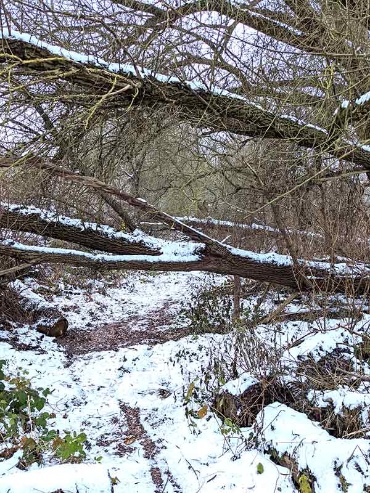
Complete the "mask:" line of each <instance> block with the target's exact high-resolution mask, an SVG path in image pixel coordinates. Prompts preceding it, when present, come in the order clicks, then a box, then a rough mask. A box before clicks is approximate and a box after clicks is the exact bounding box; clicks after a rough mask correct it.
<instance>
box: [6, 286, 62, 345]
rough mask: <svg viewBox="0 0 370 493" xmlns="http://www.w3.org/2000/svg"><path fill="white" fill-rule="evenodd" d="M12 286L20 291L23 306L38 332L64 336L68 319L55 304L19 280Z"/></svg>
mask: <svg viewBox="0 0 370 493" xmlns="http://www.w3.org/2000/svg"><path fill="white" fill-rule="evenodd" d="M11 287H12V288H13V289H15V291H16V292H17V293H18V296H19V302H20V305H21V307H22V308H23V310H24V311H25V312H26V313H27V314H28V316H29V319H30V321H31V322H32V324H33V326H34V327H35V328H36V330H37V331H38V332H41V333H42V334H45V335H47V336H50V337H62V336H64V335H65V334H66V333H67V329H68V320H67V319H66V318H65V317H64V316H63V315H62V313H61V312H60V311H59V310H58V309H57V308H56V307H55V306H54V305H52V304H51V303H49V302H48V301H46V300H45V299H44V298H43V297H42V296H40V295H39V294H36V293H34V292H33V291H32V290H31V289H30V288H28V287H27V286H26V285H25V284H23V283H22V282H21V281H19V280H16V281H14V282H13V283H12V284H11Z"/></svg>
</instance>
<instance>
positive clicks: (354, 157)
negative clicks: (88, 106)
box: [0, 26, 370, 169]
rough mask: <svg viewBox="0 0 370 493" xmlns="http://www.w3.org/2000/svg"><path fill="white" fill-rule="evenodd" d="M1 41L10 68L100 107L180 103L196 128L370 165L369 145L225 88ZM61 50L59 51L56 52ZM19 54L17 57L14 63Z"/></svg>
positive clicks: (7, 39) (0, 55)
mask: <svg viewBox="0 0 370 493" xmlns="http://www.w3.org/2000/svg"><path fill="white" fill-rule="evenodd" d="M275 27H276V26H275ZM0 43H1V47H2V50H1V52H0V63H3V64H4V63H5V64H6V63H7V62H10V61H12V63H13V65H12V70H13V71H17V72H18V73H19V74H24V75H27V74H35V72H37V73H39V75H40V76H41V77H42V74H43V73H44V74H45V76H46V75H47V77H48V79H49V80H50V82H51V80H52V79H53V78H54V79H55V80H64V81H66V82H70V83H72V84H76V85H77V86H79V87H81V88H83V89H84V91H85V92H87V93H88V94H89V95H91V98H92V101H93V100H95V102H96V104H97V105H99V108H106V109H113V108H114V109H119V108H122V109H123V108H127V106H129V107H130V108H132V107H136V106H148V107H155V106H158V105H162V106H163V105H164V106H169V107H176V108H177V110H178V111H179V112H180V114H181V115H182V116H183V118H185V119H186V120H188V121H190V122H191V123H192V124H194V125H195V126H198V127H199V126H201V127H207V128H211V129H213V130H215V131H221V132H224V131H227V132H232V133H235V134H240V135H248V136H251V137H263V138H275V139H287V140H289V141H291V142H295V143H296V144H297V145H299V146H303V147H306V148H313V149H320V150H321V152H324V151H325V152H328V153H329V154H331V155H332V156H335V157H337V158H338V159H344V160H347V161H351V162H353V163H354V164H356V165H359V166H363V167H364V168H366V169H370V152H368V151H366V150H365V149H363V148H361V147H359V146H351V145H349V144H348V142H346V141H343V142H342V141H340V139H338V138H336V141H335V145H333V143H332V142H331V140H330V136H329V131H328V130H327V129H321V128H318V127H316V126H314V125H308V124H306V123H305V122H300V121H298V120H296V119H293V118H290V117H289V116H279V115H278V114H276V113H274V112H271V111H267V110H265V109H263V108H262V107H261V106H259V105H257V104H254V103H252V102H249V101H248V100H247V99H246V98H241V97H238V96H236V95H234V94H231V93H227V92H226V91H222V90H219V91H213V92H212V91H209V90H207V89H206V88H205V87H195V86H192V85H191V84H190V83H187V82H186V81H180V80H178V79H174V78H172V80H170V79H169V78H168V77H166V76H162V75H157V76H155V75H149V72H145V70H142V71H141V76H139V75H137V74H135V73H134V72H135V71H134V70H133V69H132V70H131V69H130V70H128V69H125V67H124V66H123V67H122V68H121V69H120V70H119V71H118V72H114V71H113V70H112V68H111V67H110V66H109V65H108V64H105V66H104V63H103V62H102V61H101V62H100V63H96V64H94V63H93V61H92V60H91V61H89V62H85V63H82V62H81V61H77V60H76V59H73V56H72V55H71V54H68V53H69V52H68V51H66V50H61V49H60V48H57V47H53V51H54V53H52V52H51V51H50V50H49V49H48V48H47V47H45V46H42V43H41V42H37V40H34V41H32V43H31V42H26V41H24V40H21V39H15V38H12V37H11V36H9V35H5V34H3V38H2V39H1V41H0ZM50 49H51V47H50ZM58 50H59V51H60V53H61V54H60V55H57V56H56V55H55V52H56V51H58ZM68 57H69V58H68ZM15 58H16V59H17V60H18V61H17V62H14V59H15ZM51 72H52V74H54V75H51ZM83 96H84V98H83V99H82V100H81V104H84V101H85V98H86V94H84V95H83ZM58 98H59V99H61V100H63V94H62V92H59V94H58ZM70 98H71V95H70V94H68V99H70ZM74 98H75V100H76V101H77V102H78V100H79V99H78V98H79V95H78V94H77V93H76V94H75V96H74Z"/></svg>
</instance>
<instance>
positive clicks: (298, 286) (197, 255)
mask: <svg viewBox="0 0 370 493" xmlns="http://www.w3.org/2000/svg"><path fill="white" fill-rule="evenodd" d="M190 245H191V244H190ZM193 245H194V247H193V251H192V252H191V256H189V252H188V253H187V254H186V255H185V256H181V253H178V255H177V260H176V254H175V255H172V256H170V258H169V257H168V256H166V254H162V255H159V256H156V257H153V256H152V257H149V256H117V255H115V256H113V257H110V256H109V255H93V254H88V253H86V252H79V251H70V250H63V249H58V250H57V251H56V250H54V249H49V248H43V247H30V246H28V245H22V244H19V243H15V242H9V241H7V242H0V254H1V255H8V256H10V257H13V258H16V259H18V260H20V261H22V262H28V263H32V264H42V263H63V264H68V265H73V266H75V267H90V268H95V269H97V270H103V271H104V270H120V269H125V270H146V271H164V272H168V271H176V272H190V271H199V270H201V271H205V272H214V273H217V274H226V275H233V276H234V275H236V276H240V277H244V278H249V279H253V280H256V281H260V282H270V283H274V284H278V285H282V286H286V287H289V288H292V289H294V290H297V291H309V290H313V291H315V290H318V291H326V292H333V293H335V292H338V293H350V294H362V293H367V292H368V290H369V287H370V273H369V271H368V269H367V268H366V266H364V265H355V266H354V268H353V272H355V274H353V275H351V274H350V273H347V272H344V273H341V269H342V268H343V264H342V265H330V264H328V263H326V262H306V261H303V260H298V268H297V265H293V262H292V261H291V259H290V257H288V256H283V255H280V256H279V255H273V254H266V255H265V254H256V253H254V252H247V251H243V250H236V249H232V248H231V247H230V248H226V247H225V251H226V252H227V253H225V254H224V255H222V254H219V253H215V252H213V251H212V250H211V249H210V248H209V247H208V246H206V245H203V246H199V244H193ZM336 271H337V272H336ZM359 272H360V273H359ZM307 279H309V282H307V281H306V280H307Z"/></svg>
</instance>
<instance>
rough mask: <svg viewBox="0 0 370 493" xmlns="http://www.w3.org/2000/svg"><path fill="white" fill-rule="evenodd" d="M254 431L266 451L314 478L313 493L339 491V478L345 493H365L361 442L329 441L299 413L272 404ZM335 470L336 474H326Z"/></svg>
mask: <svg viewBox="0 0 370 493" xmlns="http://www.w3.org/2000/svg"><path fill="white" fill-rule="evenodd" d="M257 427H258V428H259V429H261V430H263V431H262V432H261V439H262V441H263V443H264V446H265V447H266V449H268V448H269V447H271V446H272V447H273V448H274V449H275V450H277V451H278V452H279V453H280V454H281V455H283V454H285V453H286V454H288V455H289V456H290V457H293V458H294V460H295V461H296V463H297V464H298V465H299V468H300V470H304V469H308V470H309V471H310V472H311V473H312V474H313V475H314V476H315V478H316V481H315V490H314V491H315V492H316V493H328V492H336V491H338V492H339V491H343V490H342V489H341V487H340V481H339V475H340V474H341V475H342V476H343V478H344V479H345V481H346V484H347V487H348V490H346V491H347V492H348V493H359V492H361V491H366V490H365V488H366V485H367V484H368V483H367V482H366V481H364V477H368V475H369V474H370V468H369V462H368V460H367V457H368V455H369V442H368V440H365V439H358V440H345V439H337V438H334V437H331V436H330V435H329V434H328V433H327V432H326V431H325V430H323V429H321V427H320V426H319V425H318V424H316V423H314V422H312V421H310V420H309V419H308V418H307V416H306V415H305V414H303V413H299V412H297V411H294V410H292V409H290V408H288V407H287V406H285V405H284V404H280V403H279V402H275V403H273V404H270V405H269V406H267V407H265V409H264V410H263V412H262V413H261V414H260V415H259V416H257ZM333 470H336V471H338V473H339V474H337V475H335V474H329V471H333Z"/></svg>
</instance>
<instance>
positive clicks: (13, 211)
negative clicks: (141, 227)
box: [0, 203, 160, 255]
mask: <svg viewBox="0 0 370 493" xmlns="http://www.w3.org/2000/svg"><path fill="white" fill-rule="evenodd" d="M0 227H1V228H8V229H13V230H17V231H25V232H29V233H33V234H36V235H40V236H45V237H48V238H56V239H59V240H64V241H68V242H71V243H77V244H78V245H81V246H83V247H86V248H90V249H92V250H100V251H104V252H108V253H116V254H119V255H140V254H143V255H159V253H160V250H159V248H160V246H159V245H158V241H157V240H156V239H155V238H151V237H149V236H147V235H144V234H143V233H141V232H140V231H135V232H134V233H131V234H127V233H124V232H122V231H116V230H115V229H114V228H111V227H109V226H106V225H103V226H101V225H98V224H96V223H91V222H84V221H81V220H80V219H72V218H70V217H65V216H61V215H58V214H56V213H53V212H50V211H45V210H41V209H38V208H37V207H32V206H31V207H23V206H19V205H15V204H10V205H7V204H4V203H3V204H1V203H0Z"/></svg>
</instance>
